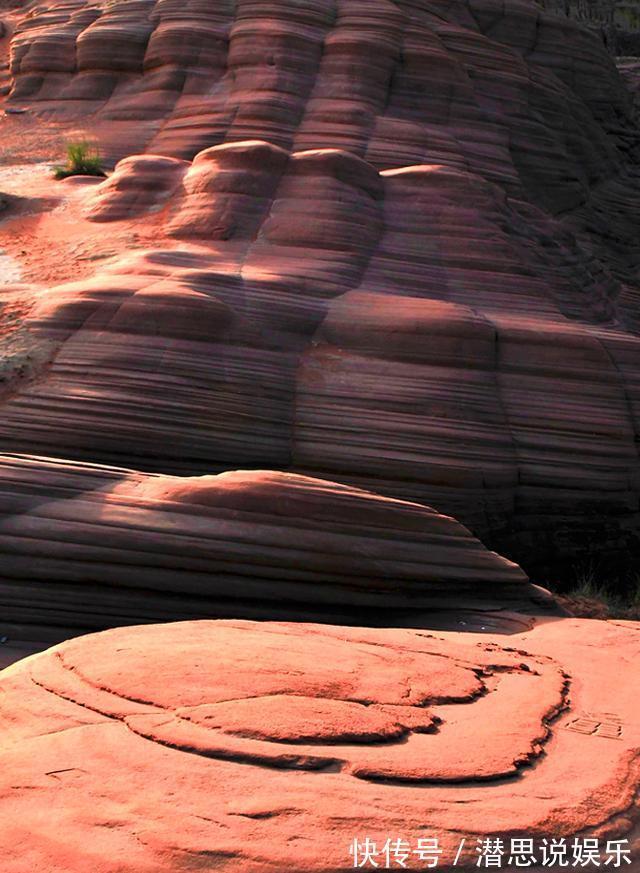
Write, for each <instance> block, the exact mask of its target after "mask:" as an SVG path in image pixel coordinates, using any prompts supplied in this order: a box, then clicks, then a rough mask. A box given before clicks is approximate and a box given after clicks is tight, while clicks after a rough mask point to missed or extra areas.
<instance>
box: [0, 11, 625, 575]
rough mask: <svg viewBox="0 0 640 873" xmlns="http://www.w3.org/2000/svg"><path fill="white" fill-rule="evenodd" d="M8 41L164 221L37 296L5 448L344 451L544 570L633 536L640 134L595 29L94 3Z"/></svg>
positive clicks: (10, 403)
mask: <svg viewBox="0 0 640 873" xmlns="http://www.w3.org/2000/svg"><path fill="white" fill-rule="evenodd" d="M11 45H12V48H11V76H12V91H11V95H10V97H9V104H8V105H10V106H11V105H13V106H15V107H18V108H27V109H28V110H29V111H30V112H32V113H36V114H38V113H40V114H41V115H42V116H43V117H46V118H48V119H53V120H54V121H55V120H56V119H57V120H58V121H60V122H61V123H67V122H69V121H72V122H73V124H76V123H80V122H82V123H83V124H84V125H85V126H86V127H89V128H91V129H92V130H94V129H95V131H96V133H97V135H98V137H99V138H101V142H102V144H103V147H104V150H105V154H106V155H107V156H110V157H112V158H113V159H115V158H124V160H123V161H122V162H120V163H118V165H117V166H116V169H115V172H114V173H113V175H112V176H111V177H110V178H109V179H108V180H107V181H105V182H104V183H103V184H102V185H100V186H99V187H98V188H96V189H94V191H93V192H92V196H91V197H90V198H88V201H87V220H89V221H93V222H107V223H108V222H111V223H114V222H115V223H117V222H122V221H127V222H134V223H135V222H140V223H144V222H145V221H148V220H151V219H153V220H157V217H158V213H160V214H161V216H162V231H161V232H159V235H158V247H157V249H155V250H152V251H147V252H145V253H143V254H138V255H135V256H128V257H123V258H121V259H119V260H117V261H116V262H114V263H112V264H111V265H109V266H108V267H105V268H103V269H102V270H100V271H99V272H98V273H96V275H95V276H94V277H93V278H91V279H88V280H82V281H81V282H78V283H75V284H71V285H65V286H59V287H54V288H43V289H40V290H37V291H35V292H34V293H33V294H32V296H31V297H28V295H27V297H28V301H27V302H28V307H27V309H28V312H27V315H26V317H25V318H24V319H23V320H19V319H18V320H15V319H14V320H12V322H11V324H10V326H9V329H8V334H7V336H6V338H5V339H3V340H2V342H3V343H4V344H5V369H6V370H7V373H8V375H7V376H6V378H5V382H4V386H5V387H4V390H3V392H2V395H1V396H0V446H1V447H2V448H3V449H4V450H5V451H7V452H18V453H22V452H25V453H31V454H35V455H45V456H54V457H58V458H68V459H73V460H81V461H90V462H99V463H106V464H114V465H118V466H125V467H129V468H131V467H133V468H137V469H141V470H146V471H161V472H165V473H169V474H202V473H211V472H219V471H224V470H228V469H235V468H238V467H242V468H245V467H248V468H259V469H263V468H265V467H270V468H274V469H282V470H289V471H295V472H299V473H303V474H308V475H312V476H319V477H326V478H328V479H331V480H337V481H340V482H344V483H346V484H352V485H355V486H357V487H361V488H366V489H369V490H373V491H375V492H378V493H381V494H384V495H387V496H390V497H396V498H400V499H405V500H410V501H417V502H420V503H424V504H425V505H429V506H434V507H435V508H436V509H437V510H438V511H441V512H443V513H446V514H447V515H453V516H455V517H456V518H458V519H460V521H461V522H462V523H464V524H466V525H467V526H469V527H470V528H471V529H472V530H473V532H474V533H475V534H477V535H478V536H480V537H482V538H483V539H484V540H485V541H486V542H488V543H490V544H491V546H492V547H496V548H499V549H501V550H504V551H505V552H506V553H507V554H509V555H510V556H511V557H514V558H515V559H517V560H519V561H521V562H523V563H524V564H525V566H527V567H529V568H533V569H538V568H548V567H550V566H553V567H558V566H560V565H562V564H563V563H564V564H569V565H570V564H572V563H574V562H575V561H576V560H577V559H578V558H584V557H588V556H589V555H590V554H591V553H592V552H597V553H598V554H600V553H601V552H602V551H603V550H608V551H609V552H611V553H613V554H616V555H620V554H623V553H625V554H627V553H628V554H631V553H632V552H633V551H634V550H635V551H636V552H637V550H638V547H639V545H638V544H639V530H640V511H639V493H640V491H639V475H640V464H639V457H638V434H639V433H640V393H639V391H640V382H639V372H640V363H639V361H640V357H639V349H640V347H639V343H640V338H639V334H638V330H639V325H640V302H639V296H638V264H639V263H640V247H639V246H640V244H639V242H638V240H640V235H639V234H638V219H639V217H640V216H639V214H638V213H639V209H640V207H639V206H638V204H640V196H639V194H640V182H639V179H638V171H637V155H638V143H639V139H638V137H639V130H638V127H637V126H636V123H635V121H634V108H633V104H632V100H631V97H630V94H629V93H628V92H627V90H626V89H625V86H624V83H623V81H622V79H621V78H620V77H619V75H618V73H617V71H616V69H615V67H614V65H613V62H612V60H611V59H610V57H609V56H608V55H607V54H606V52H605V51H604V49H603V47H602V46H601V45H600V44H599V42H598V40H597V39H596V38H595V37H594V36H593V35H592V34H590V33H588V32H587V31H585V30H582V29H581V28H580V27H579V26H577V25H576V24H575V23H574V22H572V21H570V20H568V19H561V18H556V17H554V16H552V15H549V14H548V13H546V12H544V11H542V10H540V9H539V8H538V7H536V6H535V5H533V4H529V3H521V2H511V0H509V2H506V3H503V2H500V3H496V2H493V0H468V2H461V0H460V2H458V0H451V2H428V0H411V2H410V0H397V2H391V0H314V2H309V3H304V4H300V3H298V2H293V0H273V2H268V3H266V2H256V0H237V2H231V0H229V2H226V0H225V2H217V3H208V2H200V0H187V2H181V3H176V2H175V0H156V2H154V0H131V2H129V0H127V2H121V3H117V4H114V3H104V4H103V3H100V2H93V0H89V2H86V0H69V2H65V3H59V4H55V5H52V6H46V5H43V6H39V7H35V8H34V9H33V10H31V11H30V12H29V13H28V14H27V15H26V16H25V17H24V19H23V20H22V22H21V23H20V25H19V26H18V28H17V30H16V31H15V33H14V34H13V36H12V44H11ZM16 294H23V296H24V295H25V294H26V292H24V291H22V292H18V291H16ZM23 303H24V301H23ZM3 336H5V334H3ZM12 362H13V363H12Z"/></svg>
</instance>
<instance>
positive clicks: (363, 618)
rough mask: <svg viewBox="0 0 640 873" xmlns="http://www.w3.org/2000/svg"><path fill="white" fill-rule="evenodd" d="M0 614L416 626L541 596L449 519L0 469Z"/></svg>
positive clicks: (164, 480)
mask: <svg viewBox="0 0 640 873" xmlns="http://www.w3.org/2000/svg"><path fill="white" fill-rule="evenodd" d="M0 494H2V505H1V508H0V553H1V554H2V556H3V558H2V582H1V583H0V610H1V612H2V616H3V623H4V625H3V626H4V627H5V630H6V623H12V624H13V625H17V626H21V625H26V624H36V625H40V626H47V625H48V626H49V628H50V629H51V628H52V627H57V633H58V634H59V635H62V634H63V633H64V632H65V631H67V632H75V633H78V632H80V631H82V630H87V629H91V628H94V629H95V628H103V627H110V626H114V625H121V624H137V623H139V622H146V621H161V620H169V619H178V618H182V617H204V618H208V617H215V616H238V615H240V616H249V617H268V616H272V617H273V616H277V617H285V616H291V617H303V618H308V617H309V616H316V617H318V616H319V617H324V618H327V617H329V618H331V619H333V620H334V621H347V620H350V621H351V622H358V623H361V622H367V621H374V622H380V621H383V622H388V621H389V616H390V614H391V612H390V610H391V611H394V612H395V615H396V619H395V620H396V621H398V622H404V621H407V620H408V619H409V618H410V620H412V621H414V622H416V621H417V622H420V621H421V620H424V617H425V616H427V615H429V616H430V617H431V619H432V620H433V618H434V610H435V612H436V613H437V612H438V611H442V610H445V611H446V610H448V611H449V612H450V611H451V610H452V609H455V610H458V611H459V610H461V609H464V608H466V609H469V608H476V609H477V608H482V609H490V608H491V607H494V608H495V607H500V606H505V605H507V604H510V605H511V607H512V608H514V607H516V606H518V605H520V606H523V605H527V604H528V605H529V607H531V600H532V598H533V599H534V600H537V599H539V596H538V595H537V594H536V592H535V591H534V590H533V589H532V588H531V587H530V586H527V585H526V577H525V575H524V573H523V572H522V571H521V570H520V569H519V567H517V566H516V565H514V564H512V563H510V562H509V561H507V560H505V559H504V558H500V557H499V556H498V555H496V554H495V553H493V552H489V551H488V550H487V549H486V548H485V547H484V546H482V544H481V543H480V542H478V540H476V539H475V538H474V537H473V536H471V534H469V532H468V531H467V530H466V529H465V528H463V527H462V525H460V524H458V523H457V522H456V521H454V520H453V519H451V518H447V517H446V516H442V515H439V514H438V513H436V512H434V511H433V510H431V509H429V508H426V507H423V506H420V505H417V504H411V503H403V502H400V501H396V500H390V499H388V498H382V497H378V496H376V495H373V494H368V493H366V492H364V491H357V490H355V489H353V488H348V487H345V486H341V485H336V484H334V483H331V482H324V481H320V480H317V479H310V478H306V477H303V476H295V475H292V474H286V473H267V472H255V471H252V472H244V473H237V472H236V473H222V474H220V475H218V476H202V477H192V478H183V477H172V476H161V475H149V474H141V473H135V472H131V471H127V470H119V469H115V468H110V467H97V466H93V465H80V464H75V465H74V464H71V463H69V462H60V461H46V460H44V459H43V460H38V459H34V458H31V457H10V456H4V457H1V458H0Z"/></svg>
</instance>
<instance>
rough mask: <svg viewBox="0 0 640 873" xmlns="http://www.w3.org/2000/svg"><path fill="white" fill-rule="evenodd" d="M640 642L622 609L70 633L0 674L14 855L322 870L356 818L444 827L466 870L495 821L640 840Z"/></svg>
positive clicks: (4, 830)
mask: <svg viewBox="0 0 640 873" xmlns="http://www.w3.org/2000/svg"><path fill="white" fill-rule="evenodd" d="M639 646H640V636H639V635H638V632H637V630H636V629H635V627H633V626H630V625H624V624H620V625H616V624H611V623H605V622H591V621H579V620H568V619H567V620H551V621H549V620H547V621H546V622H543V623H542V624H540V625H538V626H536V627H535V628H534V629H533V630H530V631H528V632H526V633H522V634H517V635H514V636H496V635H492V636H484V637H478V636H474V635H473V634H459V633H457V634H447V633H441V632H439V633H427V632H418V631H413V630H364V629H355V628H336V627H331V626H319V625H292V624H286V623H281V624H272V623H260V624H255V623H252V622H238V621H233V622H187V623H174V624H169V625H164V626H154V627H144V628H126V629H117V630H113V631H107V632H105V633H103V634H100V635H95V636H89V637H84V638H80V639H78V640H75V641H72V642H70V643H65V644H63V645H62V646H60V647H57V648H56V649H53V650H50V651H49V652H47V653H45V654H42V655H37V656H35V657H34V658H31V659H29V660H27V661H25V662H23V663H21V664H17V665H15V666H14V667H12V668H10V669H9V670H6V671H4V672H3V673H2V674H1V675H0V687H1V689H2V694H0V717H1V718H2V719H3V725H4V727H3V742H2V750H1V751H0V839H1V840H2V843H3V844H5V845H10V846H12V847H13V849H12V851H11V852H9V853H8V854H7V858H6V862H5V866H6V869H7V871H9V873H24V871H26V870H38V869H42V870H49V869H56V870H58V869H63V870H65V871H70V873H74V871H78V873H84V871H86V869H87V866H88V865H91V866H92V867H94V868H97V869H100V870H103V871H105V873H115V871H121V870H124V869H126V870H134V869H135V870H136V871H149V873H151V871H154V873H160V871H175V870H191V869H195V868H197V869H205V870H213V869H216V870H225V871H226V870H228V871H236V870H238V871H240V870H241V871H247V873H248V871H251V873H257V871H267V870H269V871H270V870H278V871H280V870H296V871H298V870H300V871H327V873H329V871H331V873H333V871H338V870H347V869H352V867H353V859H352V857H350V856H349V846H350V844H352V843H353V840H354V838H356V837H357V838H359V839H360V840H364V838H365V836H368V837H369V838H370V839H371V840H372V841H374V842H375V843H376V844H377V845H378V847H379V848H381V847H382V846H383V844H384V842H385V840H386V839H387V838H388V837H389V835H390V834H393V837H394V838H396V837H398V838H402V839H404V840H407V841H409V842H410V844H411V845H412V846H415V845H417V840H418V839H419V838H422V837H425V836H432V837H433V836H435V837H436V838H438V839H439V843H440V847H441V848H442V851H443V856H442V858H441V862H442V863H441V866H443V867H444V861H445V860H447V861H448V863H449V865H451V864H452V862H453V858H454V856H455V854H456V850H457V848H458V846H459V844H460V842H461V840H462V839H465V840H466V844H465V849H464V851H463V854H462V856H461V860H460V862H459V864H458V867H459V868H461V869H466V870H472V869H477V858H478V855H477V852H476V845H477V844H476V839H477V838H478V837H480V838H482V837H486V836H487V835H490V834H499V835H502V837H503V838H504V837H506V839H507V841H508V839H509V836H510V835H522V834H526V835H527V837H529V838H531V839H534V840H535V841H536V844H539V843H540V842H541V841H542V839H544V838H546V839H549V838H550V837H551V836H553V837H555V838H556V839H561V838H564V839H565V840H566V842H567V845H569V846H571V843H572V838H573V837H574V836H575V835H576V834H579V835H580V839H581V840H584V839H585V838H586V837H590V838H596V839H598V840H599V841H600V842H599V845H601V846H602V848H603V851H604V847H605V846H606V844H607V840H614V839H629V838H630V839H631V841H632V842H633V827H634V822H635V821H637V808H636V807H635V803H634V798H635V792H636V788H637V785H638V777H639V774H640V769H639V764H640V762H639V758H638V755H639V752H638V748H639V746H640V742H639V741H640V737H639V735H638V727H637V718H636V716H637V713H636V708H637V705H636V701H637V696H638V693H640V688H639V687H638V672H637V671H635V670H629V669H628V665H629V664H630V663H634V662H635V661H637V659H638V657H640V649H639ZM62 835H64V838H61V836H62ZM636 850H637V847H636V848H635V849H634V850H632V851H636ZM569 857H571V853H570V854H569ZM603 857H604V855H603ZM412 862H413V863H412V866H411V869H424V864H422V866H421V865H420V863H419V862H418V861H417V860H416V859H412ZM535 869H539V870H542V869H546V868H543V867H541V866H540V867H536V868H535ZM629 869H632V868H631V867H629Z"/></svg>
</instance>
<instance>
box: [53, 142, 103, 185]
mask: <svg viewBox="0 0 640 873" xmlns="http://www.w3.org/2000/svg"><path fill="white" fill-rule="evenodd" d="M53 175H54V176H55V178H56V179H66V178H68V177H69V176H105V175H106V173H105V172H104V170H103V169H102V163H101V161H100V154H99V152H98V149H97V148H96V147H95V146H92V145H91V144H90V143H88V142H84V141H83V142H70V143H68V144H67V163H66V164H65V166H64V167H55V168H54V171H53Z"/></svg>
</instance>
